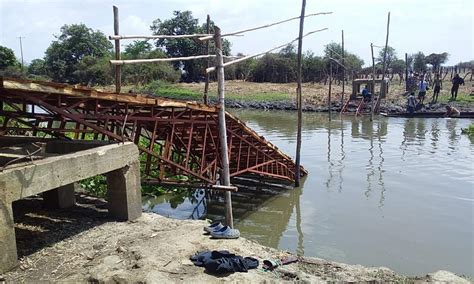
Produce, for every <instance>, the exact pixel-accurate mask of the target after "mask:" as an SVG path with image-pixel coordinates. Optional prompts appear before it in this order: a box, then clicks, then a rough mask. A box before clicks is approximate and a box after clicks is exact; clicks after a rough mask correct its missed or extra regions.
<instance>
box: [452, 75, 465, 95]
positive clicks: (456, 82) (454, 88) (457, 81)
mask: <svg viewBox="0 0 474 284" xmlns="http://www.w3.org/2000/svg"><path fill="white" fill-rule="evenodd" d="M451 82H452V83H453V86H452V87H451V100H452V101H455V100H456V98H457V97H458V89H459V86H460V85H464V79H463V78H461V77H459V74H458V73H456V75H454V77H453V79H452V80H451Z"/></svg>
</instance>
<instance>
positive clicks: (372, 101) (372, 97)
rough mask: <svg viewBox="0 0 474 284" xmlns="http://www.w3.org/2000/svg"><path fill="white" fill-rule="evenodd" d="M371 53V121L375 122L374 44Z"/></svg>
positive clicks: (371, 45) (371, 46)
mask: <svg viewBox="0 0 474 284" xmlns="http://www.w3.org/2000/svg"><path fill="white" fill-rule="evenodd" d="M370 51H371V53H372V95H371V96H370V102H371V106H370V121H374V96H375V59H374V44H373V43H371V44H370Z"/></svg>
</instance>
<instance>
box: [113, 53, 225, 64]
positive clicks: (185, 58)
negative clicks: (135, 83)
mask: <svg viewBox="0 0 474 284" xmlns="http://www.w3.org/2000/svg"><path fill="white" fill-rule="evenodd" d="M210 57H216V55H213V54H209V55H208V54H205V55H196V56H187V57H171V58H151V59H130V60H110V61H109V62H110V64H112V65H127V64H140V63H154V62H169V61H185V60H194V59H202V58H210Z"/></svg>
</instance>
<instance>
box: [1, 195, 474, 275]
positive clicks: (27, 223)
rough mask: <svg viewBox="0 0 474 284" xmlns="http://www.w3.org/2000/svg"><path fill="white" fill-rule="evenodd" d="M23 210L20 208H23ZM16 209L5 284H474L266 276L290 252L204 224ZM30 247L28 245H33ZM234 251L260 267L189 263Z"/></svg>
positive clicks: (83, 209) (90, 206) (359, 269)
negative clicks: (209, 268)
mask: <svg viewBox="0 0 474 284" xmlns="http://www.w3.org/2000/svg"><path fill="white" fill-rule="evenodd" d="M20 205H21V206H20ZM20 205H19V206H17V207H21V208H28V209H27V210H19V211H18V210H17V212H16V224H17V239H18V244H19V251H20V255H21V256H22V259H21V264H20V266H19V267H18V268H16V269H15V270H13V271H11V272H9V273H7V274H5V275H3V276H1V275H0V282H2V280H6V281H7V282H38V281H53V282H57V281H60V282H85V281H88V282H97V281H100V282H102V281H104V282H109V281H111V282H159V283H167V282H181V281H185V282H199V283H201V282H209V281H212V282H224V281H235V282H237V281H238V282H252V283H255V282H280V281H281V280H291V281H309V282H321V281H350V282H352V281H357V282H359V281H381V282H386V281H390V282H403V281H409V282H413V281H414V282H425V281H433V280H438V281H449V282H453V281H454V282H458V283H463V282H465V283H469V282H468V281H466V280H464V279H462V278H459V277H457V276H456V275H454V274H452V273H449V272H442V271H441V272H437V273H436V274H433V275H430V276H424V277H419V278H407V277H405V276H403V275H399V274H396V273H395V272H393V271H391V270H390V269H388V268H383V267H374V268H368V267H363V266H360V265H348V264H342V263H336V262H330V261H325V260H322V259H317V258H303V259H301V261H300V262H298V263H293V264H290V265H286V266H283V267H280V268H278V269H276V270H275V271H273V272H266V271H263V269H261V262H262V260H263V259H268V258H279V257H281V256H284V255H285V254H287V253H285V252H281V251H277V250H275V249H271V248H268V247H264V246H261V245H259V244H257V243H255V242H252V241H250V240H247V239H245V238H240V239H237V240H215V239H210V238H209V236H206V235H204V234H203V230H202V228H203V226H204V225H205V224H206V222H205V221H192V220H185V221H181V220H173V219H169V218H165V217H162V216H159V215H156V214H151V213H144V214H143V216H142V217H141V218H139V219H138V220H136V221H134V222H115V221H113V220H110V219H109V218H108V217H107V214H106V211H105V210H104V205H105V203H104V202H103V201H101V200H99V199H95V198H88V197H85V196H80V197H79V198H78V206H76V208H74V209H72V210H59V211H54V212H46V211H44V210H43V209H41V205H40V200H39V199H32V200H26V201H22V204H20ZM28 241H30V242H28ZM224 249H225V250H229V251H231V252H234V253H236V254H240V255H242V256H252V257H255V258H257V259H259V261H260V266H259V268H257V269H253V270H250V271H249V272H248V273H234V274H231V275H228V276H226V277H218V276H214V275H211V274H208V273H206V272H205V271H204V269H203V268H201V267H196V266H194V265H193V264H192V262H191V261H190V260H189V257H190V256H191V255H193V254H194V253H196V252H197V251H202V250H224Z"/></svg>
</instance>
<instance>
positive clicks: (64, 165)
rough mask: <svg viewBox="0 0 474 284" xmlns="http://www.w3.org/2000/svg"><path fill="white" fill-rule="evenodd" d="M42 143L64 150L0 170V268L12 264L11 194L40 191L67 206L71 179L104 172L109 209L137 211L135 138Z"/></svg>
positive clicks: (122, 214)
mask: <svg viewBox="0 0 474 284" xmlns="http://www.w3.org/2000/svg"><path fill="white" fill-rule="evenodd" d="M48 144H49V146H48V145H47V146H46V149H47V151H46V152H47V153H48V152H49V153H58V154H61V153H69V154H64V155H57V156H53V157H46V158H44V159H41V160H37V161H33V162H31V161H29V162H23V163H18V164H13V165H9V166H7V167H6V168H5V169H3V171H0V273H3V272H5V271H7V270H9V269H11V268H12V267H14V266H15V265H16V264H17V252H16V242H15V230H14V223H13V213H12V209H11V206H12V202H13V201H15V200H19V199H22V198H25V197H28V196H32V195H35V194H39V193H43V197H44V200H45V203H46V205H47V206H49V207H53V208H67V207H70V206H73V205H74V184H75V182H77V181H80V180H83V179H85V178H89V177H93V176H96V175H99V174H106V175H107V184H108V187H107V191H108V196H109V213H110V214H111V215H112V216H115V217H117V218H119V219H121V220H133V219H136V218H138V217H140V215H141V190H140V165H139V161H138V148H137V146H136V145H135V144H133V143H131V142H126V143H120V144H111V145H105V146H100V147H96V148H92V149H89V148H91V147H92V146H91V145H90V144H87V142H84V141H81V142H80V143H74V141H68V142H65V143H62V141H59V142H54V143H50V142H48ZM99 144H100V143H99ZM95 145H96V146H97V144H95ZM84 149H87V150H84ZM81 150H82V151H81ZM73 151H76V152H73ZM70 152H73V153H70Z"/></svg>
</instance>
